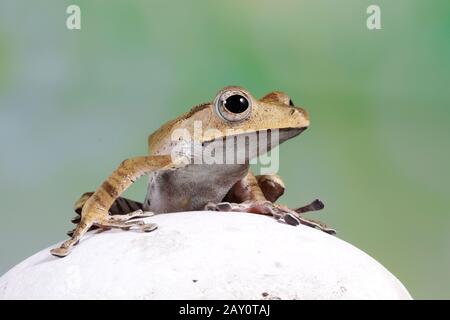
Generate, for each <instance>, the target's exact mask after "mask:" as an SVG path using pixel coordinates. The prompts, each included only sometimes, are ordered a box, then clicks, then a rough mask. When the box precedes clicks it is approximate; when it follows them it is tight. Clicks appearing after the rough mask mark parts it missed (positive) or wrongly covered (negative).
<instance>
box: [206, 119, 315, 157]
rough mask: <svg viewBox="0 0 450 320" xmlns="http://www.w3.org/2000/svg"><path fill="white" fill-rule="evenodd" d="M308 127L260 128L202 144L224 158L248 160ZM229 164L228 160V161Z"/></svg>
mask: <svg viewBox="0 0 450 320" xmlns="http://www.w3.org/2000/svg"><path fill="white" fill-rule="evenodd" d="M307 128H308V127H300V128H282V129H276V130H271V129H268V130H259V131H252V132H245V133H240V134H236V135H228V136H226V137H222V138H219V139H214V140H210V141H206V142H204V143H203V144H202V147H203V149H204V150H207V152H208V153H209V152H214V155H216V154H217V153H218V152H219V153H221V154H223V155H225V157H224V159H233V160H236V158H240V159H241V160H242V159H245V161H248V160H250V159H253V158H255V157H257V156H260V155H263V154H266V153H267V152H269V151H270V150H272V149H273V148H274V147H276V146H278V145H279V144H281V143H283V142H285V141H286V140H289V139H291V138H294V137H296V136H298V135H299V134H300V133H302V132H303V131H305V130H306V129H307ZM226 164H228V162H226Z"/></svg>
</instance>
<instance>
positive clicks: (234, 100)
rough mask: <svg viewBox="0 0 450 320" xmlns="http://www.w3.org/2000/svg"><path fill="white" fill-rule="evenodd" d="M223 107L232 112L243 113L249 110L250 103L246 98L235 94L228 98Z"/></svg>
mask: <svg viewBox="0 0 450 320" xmlns="http://www.w3.org/2000/svg"><path fill="white" fill-rule="evenodd" d="M223 105H224V107H225V108H226V109H227V110H228V111H230V112H233V113H242V112H244V111H246V110H247V109H248V106H249V103H248V100H247V98H245V97H244V96H241V95H239V94H235V95H232V96H229V97H228V98H226V100H225V101H224V103H223Z"/></svg>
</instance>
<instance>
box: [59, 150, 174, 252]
mask: <svg viewBox="0 0 450 320" xmlns="http://www.w3.org/2000/svg"><path fill="white" fill-rule="evenodd" d="M174 168H176V166H175V165H174V164H173V163H172V160H171V157H170V155H167V156H148V157H136V158H132V159H128V160H125V161H123V162H122V163H121V164H120V166H119V167H118V168H117V170H116V171H114V172H113V173H112V174H111V176H109V178H108V179H107V180H106V181H105V182H103V184H102V185H101V186H100V187H99V188H98V189H97V191H95V192H94V194H93V195H92V196H90V197H89V199H88V200H87V201H86V202H85V204H84V206H83V209H82V212H81V220H80V222H79V224H78V226H77V227H76V229H75V231H74V233H73V235H72V237H71V238H70V239H69V240H67V241H65V242H64V243H63V244H62V245H61V246H60V247H59V248H55V249H52V250H51V253H52V254H53V255H55V256H58V257H64V256H66V255H68V254H69V253H70V250H71V249H72V247H73V246H74V245H76V244H77V243H78V242H79V241H80V239H81V238H82V237H83V235H84V234H85V233H86V232H87V231H88V230H89V229H90V228H91V227H92V226H98V227H100V228H102V227H105V228H111V227H113V228H122V229H128V228H131V227H133V226H138V227H140V228H142V229H143V230H144V231H148V230H153V229H154V228H155V225H154V224H146V223H145V222H143V221H142V220H141V219H139V218H143V217H146V216H148V213H145V212H143V211H140V210H138V211H135V212H132V213H129V214H125V215H110V214H109V209H110V208H111V206H112V205H113V203H114V201H115V200H116V199H117V198H118V197H119V196H120V195H121V194H122V193H123V192H124V191H125V190H126V189H127V188H128V187H129V186H130V185H131V184H133V183H134V182H135V181H136V180H137V179H138V178H139V177H141V176H143V175H144V174H147V173H150V172H154V171H157V170H170V169H174ZM135 218H137V219H135Z"/></svg>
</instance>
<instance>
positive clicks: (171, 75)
mask: <svg viewBox="0 0 450 320" xmlns="http://www.w3.org/2000/svg"><path fill="white" fill-rule="evenodd" d="M69 4H78V5H79V6H80V7H81V12H82V29H81V30H80V31H69V30H67V29H66V27H65V20H66V18H67V14H66V12H65V11H66V7H67V6H68V5H69ZM369 4H378V5H380V7H381V13H382V30H376V31H369V30H368V29H367V28H366V18H367V14H366V8H367V6H368V5H369ZM449 12H450V2H449V1H448V0H442V1H439V0H434V1H423V0H410V1H407V0H395V1H387V0H386V1H381V0H371V1H363V0H342V1H332V0H328V1H325V0H321V1H318V0H310V1H276V2H275V1H220V2H219V1H178V2H168V1H130V0H129V1H125V0H124V1H106V0H105V1H100V0H95V1H87V0H86V1H79V0H73V1H59V0H53V1H44V0H43V1H23V0H22V1H16V0H7V1H5V0H2V1H1V2H0V181H1V183H0V200H1V201H0V205H1V208H0V212H1V213H0V217H1V220H0V273H3V272H5V271H7V270H8V269H9V268H10V267H12V266H13V265H14V264H16V263H18V262H19V261H21V260H22V259H24V258H26V257H27V256H29V255H31V254H33V253H34V252H36V251H38V250H41V249H42V248H45V247H47V246H49V245H51V244H53V243H55V242H57V241H60V240H62V239H64V238H65V237H66V236H65V231H66V230H68V229H69V228H70V227H71V224H70V222H69V218H71V217H72V215H73V212H72V204H73V202H74V201H75V200H76V199H77V198H78V196H79V195H80V194H81V193H83V192H85V191H91V190H94V189H95V188H96V187H97V186H98V185H99V184H100V183H101V182H102V181H103V179H104V178H105V177H106V176H107V175H108V174H109V173H110V172H111V171H112V170H113V169H115V167H116V166H117V165H118V164H119V163H120V162H121V161H122V160H123V159H125V158H128V157H131V156H136V155H142V154H145V153H146V150H147V135H148V134H149V133H151V132H153V131H154V130H156V129H157V128H158V127H159V126H160V125H161V124H163V123H164V122H166V121H168V120H170V119H172V118H174V117H176V116H177V115H179V114H180V113H181V112H184V111H186V110H188V109H189V108H190V107H191V106H193V105H195V104H198V103H201V102H205V101H209V100H211V99H212V98H213V97H214V95H215V93H216V92H217V91H218V90H219V89H221V88H222V87H224V86H226V85H231V84H234V85H241V86H244V87H246V88H247V89H248V90H250V92H252V93H253V94H254V95H255V96H262V95H264V94H265V93H267V92H269V91H272V90H282V91H285V92H287V93H288V94H289V95H290V96H291V97H292V99H293V100H294V102H296V103H297V104H300V105H302V106H304V107H305V108H306V109H307V110H308V111H309V113H310V116H311V122H312V123H311V127H310V129H309V130H308V131H306V132H305V133H304V134H303V135H301V136H300V137H299V138H297V139H294V140H292V141H289V142H287V143H285V144H283V145H282V146H281V148H280V150H281V155H280V159H281V169H280V172H279V173H280V175H281V176H283V177H284V179H285V182H286V185H287V192H286V195H285V196H284V197H283V198H282V199H281V202H282V203H285V204H287V205H289V206H291V207H294V206H298V205H300V204H304V203H306V202H308V201H310V200H312V199H313V198H315V197H319V198H321V199H322V200H324V202H325V203H326V205H327V207H326V209H325V210H324V212H323V213H320V214H319V215H318V218H319V219H321V220H323V221H326V222H327V223H328V224H329V225H331V226H334V227H336V228H337V230H338V232H339V233H338V235H339V237H340V238H342V239H344V240H346V241H348V242H350V243H352V244H354V245H355V246H357V247H359V248H361V249H362V250H364V251H365V252H367V253H369V254H370V255H372V256H373V257H375V258H376V259H377V260H378V261H380V262H381V263H382V264H383V265H385V266H386V267H387V268H388V269H389V270H390V271H392V272H393V273H394V274H395V275H396V276H397V277H398V278H399V279H400V280H401V281H402V282H403V283H404V284H405V285H406V287H407V288H408V289H409V290H410V292H411V294H412V295H413V296H414V297H415V298H450V276H449V271H450V234H449V232H448V229H449V227H450V215H449V210H450V209H449V201H448V199H449V197H450V192H449V191H450V188H449V181H450V170H449V163H450V142H449V141H450V126H449V121H450V90H449V89H450V87H449V82H450V41H449V35H450V18H449ZM144 194H145V181H139V183H137V184H136V185H135V186H133V187H132V188H131V189H130V190H129V191H128V192H127V195H128V196H130V197H132V198H135V199H142V198H143V196H144Z"/></svg>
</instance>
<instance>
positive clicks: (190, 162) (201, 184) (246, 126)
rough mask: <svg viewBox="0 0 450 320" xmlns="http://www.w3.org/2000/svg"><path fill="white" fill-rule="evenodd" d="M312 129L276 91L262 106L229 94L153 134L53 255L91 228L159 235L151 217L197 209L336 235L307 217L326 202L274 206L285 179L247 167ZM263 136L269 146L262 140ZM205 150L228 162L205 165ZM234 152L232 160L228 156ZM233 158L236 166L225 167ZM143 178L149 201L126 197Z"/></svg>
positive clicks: (91, 198)
mask: <svg viewBox="0 0 450 320" xmlns="http://www.w3.org/2000/svg"><path fill="white" fill-rule="evenodd" d="M199 124H200V125H201V126H202V132H205V133H206V132H209V133H210V134H199V133H198V132H196V131H198V130H197V129H198V128H197V127H198V125H199ZM308 126H309V118H308V115H307V113H306V112H305V110H303V109H301V108H299V107H296V106H295V105H294V103H293V102H292V100H291V99H290V98H289V96H288V95H286V94H285V93H282V92H278V91H275V92H271V93H269V94H267V95H265V96H264V97H263V98H261V99H256V98H254V97H253V96H252V95H251V94H250V93H249V92H248V91H246V90H245V89H243V88H241V87H226V88H224V89H223V90H221V91H220V92H219V93H218V94H217V95H216V97H215V99H214V100H213V101H212V102H209V103H205V104H201V105H199V106H196V107H194V108H192V109H191V110H190V111H189V112H187V113H185V114H183V115H181V116H180V117H178V118H176V119H174V120H172V121H169V122H168V123H166V124H165V125H163V126H162V127H161V128H159V129H158V130H157V131H156V132H154V133H153V134H151V135H150V137H149V139H148V144H149V155H148V156H142V157H136V158H131V159H127V160H125V161H123V162H122V163H121V164H120V165H119V167H118V168H117V169H116V170H115V171H114V172H113V173H112V174H111V175H110V176H109V177H108V179H106V181H105V182H103V184H102V185H101V186H100V187H99V188H98V189H97V190H96V191H95V192H88V193H85V194H83V195H82V196H81V198H80V199H79V200H78V201H77V202H76V203H75V211H76V212H77V213H78V214H79V215H78V216H77V217H75V218H74V219H72V221H73V222H74V223H77V227H76V228H75V229H74V230H73V231H71V232H70V233H69V235H70V236H71V238H70V239H69V240H67V241H65V242H64V243H63V244H62V245H61V246H60V247H59V248H55V249H53V250H51V253H52V254H53V255H55V256H59V257H64V256H66V255H67V254H69V252H70V250H71V249H72V247H73V246H74V245H76V244H77V243H78V242H79V241H80V239H81V237H82V236H83V235H84V234H85V233H86V232H87V231H89V230H90V229H93V228H103V229H109V228H120V229H123V230H129V229H130V228H135V227H137V228H140V229H142V230H143V231H153V230H155V229H156V227H157V226H156V224H154V223H150V222H148V221H147V219H145V218H147V217H150V216H152V215H153V214H159V213H167V212H177V211H191V210H218V211H239V212H249V213H256V214H265V215H271V216H273V217H275V218H276V219H277V220H279V221H282V222H285V223H288V224H291V225H298V224H300V223H301V224H305V225H308V226H311V227H314V228H317V229H320V230H323V231H325V232H327V233H331V234H333V233H334V230H333V229H329V228H327V227H326V226H324V225H323V224H321V223H319V222H315V221H312V220H307V219H305V218H304V217H302V216H301V214H302V213H304V212H308V211H315V210H320V209H322V208H323V204H322V202H321V201H319V200H315V201H313V202H312V203H310V204H308V205H306V206H303V207H300V208H298V209H289V208H287V207H285V206H282V205H279V204H275V203H274V202H275V201H276V200H277V199H278V198H279V197H280V196H281V195H282V194H283V193H284V189H285V187H284V184H283V181H282V180H281V178H280V177H279V176H278V175H276V174H266V175H260V176H255V175H253V173H252V172H251V170H250V168H249V166H250V164H249V162H250V160H252V159H254V158H256V157H258V156H260V155H262V154H265V153H267V152H268V151H269V150H271V149H272V148H273V147H275V146H276V145H278V144H280V143H283V142H284V141H286V140H289V139H291V138H293V137H295V136H297V135H299V134H300V133H301V132H303V131H304V130H305V129H306V128H308ZM211 132H213V134H211ZM263 134H266V138H267V139H265V140H264V139H262V137H263V136H264V135H263ZM273 136H276V139H272V138H273ZM241 138H242V139H241ZM252 138H255V139H254V140H253V143H252V142H251V141H250V140H251V139H252ZM246 139H247V140H246ZM269 140H270V141H269ZM240 141H241V142H242V141H244V143H240ZM249 141H250V142H249ZM261 141H263V143H261ZM205 151H208V154H209V155H211V151H213V152H212V153H213V154H214V155H215V157H213V160H217V159H219V160H222V161H211V159H208V161H205ZM219 151H220V152H223V154H224V155H223V154H221V153H219ZM230 153H231V155H232V157H228V155H229V154H230ZM217 155H219V156H217ZM221 155H222V156H221ZM227 157H228V158H227ZM229 158H232V160H233V161H227V159H228V160H229ZM236 158H240V159H241V160H242V161H240V162H239V161H236ZM143 175H148V176H149V182H148V192H147V196H146V198H145V200H144V202H143V203H140V202H136V201H133V200H129V199H125V198H123V197H121V194H122V193H123V192H124V191H125V190H126V189H127V188H128V187H129V186H130V185H131V184H132V183H134V182H135V181H136V179H138V178H139V177H141V176H143Z"/></svg>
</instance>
